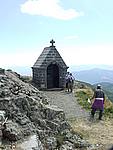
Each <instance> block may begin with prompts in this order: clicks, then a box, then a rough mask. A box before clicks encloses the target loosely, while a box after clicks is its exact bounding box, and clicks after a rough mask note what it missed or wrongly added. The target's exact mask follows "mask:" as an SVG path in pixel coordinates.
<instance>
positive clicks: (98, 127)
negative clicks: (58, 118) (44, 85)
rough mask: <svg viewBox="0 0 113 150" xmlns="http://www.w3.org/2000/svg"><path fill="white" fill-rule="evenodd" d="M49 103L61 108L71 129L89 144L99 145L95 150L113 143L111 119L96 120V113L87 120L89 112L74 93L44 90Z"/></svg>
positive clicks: (104, 148)
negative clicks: (91, 118) (91, 119)
mask: <svg viewBox="0 0 113 150" xmlns="http://www.w3.org/2000/svg"><path fill="white" fill-rule="evenodd" d="M44 93H45V95H46V96H47V97H48V98H49V99H50V104H52V105H57V106H58V107H59V108H61V109H63V110H64V112H65V114H66V118H67V119H68V120H69V122H70V124H71V126H72V128H73V130H74V131H75V132H78V133H79V134H81V135H83V137H84V138H85V139H86V140H88V141H89V143H91V144H95V145H101V148H99V147H98V146H97V147H98V148H97V149H96V150H109V148H110V147H111V146H112V145H113V119H112V120H103V121H98V119H97V118H98V114H97V116H95V120H94V121H93V122H91V121H89V112H86V111H85V110H83V109H82V108H81V106H80V105H79V104H78V103H77V100H76V97H75V96H74V93H67V92H65V91H45V92H44Z"/></svg>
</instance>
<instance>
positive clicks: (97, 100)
mask: <svg viewBox="0 0 113 150" xmlns="http://www.w3.org/2000/svg"><path fill="white" fill-rule="evenodd" d="M92 99H94V102H93V104H92V107H91V108H92V110H91V116H92V118H94V115H95V112H96V110H99V120H102V115H103V110H104V101H105V94H104V92H103V90H102V88H101V85H97V89H96V90H95V92H94V95H93V97H92Z"/></svg>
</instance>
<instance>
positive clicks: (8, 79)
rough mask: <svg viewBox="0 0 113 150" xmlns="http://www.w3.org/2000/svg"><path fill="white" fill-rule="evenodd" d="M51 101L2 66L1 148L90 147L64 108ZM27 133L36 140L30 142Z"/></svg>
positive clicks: (64, 148)
mask: <svg viewBox="0 0 113 150" xmlns="http://www.w3.org/2000/svg"><path fill="white" fill-rule="evenodd" d="M49 101H50V100H49V98H47V96H45V94H43V92H40V91H39V90H37V89H36V88H35V87H33V86H32V85H31V84H28V83H25V82H23V81H22V80H21V79H20V75H18V74H17V73H15V72H12V71H11V70H9V71H6V70H2V69H0V116H1V117H0V148H1V149H5V150H10V149H12V148H11V145H12V147H13V149H15V150H17V149H19V150H21V149H22V150H32V149H35V150H55V149H56V150H57V149H59V150H68V149H70V150H71V149H72V150H76V149H83V150H85V149H89V148H91V145H90V144H89V143H88V142H87V141H86V140H83V139H82V137H81V136H79V135H78V134H76V133H73V131H72V128H71V126H70V124H69V123H68V122H67V120H66V118H65V113H64V111H63V109H62V108H58V107H57V106H55V105H54V106H53V105H51V104H49ZM4 121H5V122H6V123H5V124H4V125H3V123H4ZM28 137H31V138H30V139H29V140H28V143H34V142H36V144H33V145H32V144H28V143H27V142H26V140H25V139H27V138H28ZM23 140H25V141H23ZM21 142H22V143H21ZM4 143H5V144H4ZM23 145H24V146H23Z"/></svg>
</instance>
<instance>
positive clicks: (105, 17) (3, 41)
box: [0, 0, 113, 68]
mask: <svg viewBox="0 0 113 150" xmlns="http://www.w3.org/2000/svg"><path fill="white" fill-rule="evenodd" d="M51 39H54V40H55V44H54V45H55V46H56V48H57V50H58V52H59V53H60V55H61V56H62V58H63V60H64V61H65V63H66V64H67V66H71V65H85V64H107V65H113V58H112V57H113V0H69V1H67V0H1V4H0V68H7V67H8V68H10V67H12V66H20V67H21V66H23V67H24V66H29V67H32V66H33V64H34V63H35V61H36V60H37V58H38V57H39V55H40V54H41V52H42V51H43V49H44V47H47V46H50V45H51V44H50V40H51Z"/></svg>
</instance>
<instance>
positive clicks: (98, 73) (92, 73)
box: [73, 68, 113, 84]
mask: <svg viewBox="0 0 113 150" xmlns="http://www.w3.org/2000/svg"><path fill="white" fill-rule="evenodd" d="M73 75H74V77H75V78H76V79H77V80H80V81H84V82H88V83H90V84H96V83H100V82H108V83H113V70H105V69H99V68H94V69H90V70H83V71H77V72H73Z"/></svg>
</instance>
